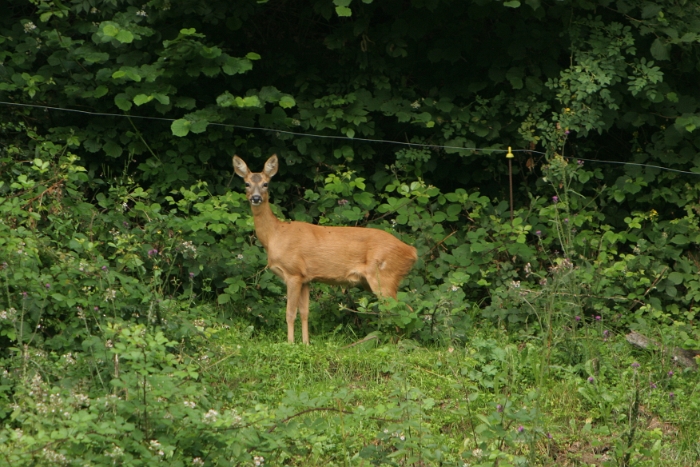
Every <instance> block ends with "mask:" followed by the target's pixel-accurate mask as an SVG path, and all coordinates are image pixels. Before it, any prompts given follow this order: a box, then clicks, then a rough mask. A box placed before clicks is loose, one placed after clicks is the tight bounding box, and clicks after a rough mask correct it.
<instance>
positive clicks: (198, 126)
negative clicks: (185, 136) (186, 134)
mask: <svg viewBox="0 0 700 467" xmlns="http://www.w3.org/2000/svg"><path fill="white" fill-rule="evenodd" d="M207 125H209V122H208V121H206V120H197V121H196V122H192V124H191V125H190V131H191V132H192V133H204V131H205V130H206V129H207Z"/></svg>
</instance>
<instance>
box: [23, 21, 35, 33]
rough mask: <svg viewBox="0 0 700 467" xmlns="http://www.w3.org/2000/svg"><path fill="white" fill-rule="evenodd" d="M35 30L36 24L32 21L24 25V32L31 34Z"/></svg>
mask: <svg viewBox="0 0 700 467" xmlns="http://www.w3.org/2000/svg"><path fill="white" fill-rule="evenodd" d="M35 29H36V25H35V24H34V23H32V22H31V21H27V22H26V23H24V32H26V33H30V32H32V31H33V30H35Z"/></svg>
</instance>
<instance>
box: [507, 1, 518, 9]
mask: <svg viewBox="0 0 700 467" xmlns="http://www.w3.org/2000/svg"><path fill="white" fill-rule="evenodd" d="M503 6H507V7H508V8H519V7H520V1H519V0H510V1H508V2H504V3H503Z"/></svg>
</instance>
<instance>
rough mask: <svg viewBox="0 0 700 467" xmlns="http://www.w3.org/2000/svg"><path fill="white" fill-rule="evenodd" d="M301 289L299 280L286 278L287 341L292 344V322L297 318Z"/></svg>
mask: <svg viewBox="0 0 700 467" xmlns="http://www.w3.org/2000/svg"><path fill="white" fill-rule="evenodd" d="M301 288H302V283H301V278H298V277H288V278H287V340H288V341H289V342H290V343H293V342H294V320H295V319H296V317H297V307H298V306H299V297H300V296H301Z"/></svg>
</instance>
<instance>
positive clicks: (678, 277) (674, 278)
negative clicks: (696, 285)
mask: <svg viewBox="0 0 700 467" xmlns="http://www.w3.org/2000/svg"><path fill="white" fill-rule="evenodd" d="M668 280H670V281H671V282H673V283H674V284H675V285H678V284H680V283H682V282H683V274H681V273H680V272H672V273H671V274H669V275H668Z"/></svg>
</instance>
